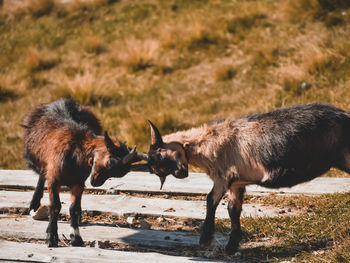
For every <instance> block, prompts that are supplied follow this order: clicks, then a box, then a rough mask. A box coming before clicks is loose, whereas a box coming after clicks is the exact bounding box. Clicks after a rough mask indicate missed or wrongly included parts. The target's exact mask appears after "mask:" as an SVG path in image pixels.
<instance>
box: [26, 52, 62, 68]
mask: <svg viewBox="0 0 350 263" xmlns="http://www.w3.org/2000/svg"><path fill="white" fill-rule="evenodd" d="M57 63H59V60H58V59H56V58H54V57H53V56H52V55H49V54H48V52H47V51H39V50H38V49H36V48H34V47H29V48H28V50H27V56H26V61H25V66H26V70H27V72H28V73H33V72H36V71H40V70H48V69H51V68H53V67H54V66H55V65H56V64H57Z"/></svg>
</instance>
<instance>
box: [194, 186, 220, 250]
mask: <svg viewBox="0 0 350 263" xmlns="http://www.w3.org/2000/svg"><path fill="white" fill-rule="evenodd" d="M223 185H224V184H220V183H219V184H214V187H213V189H212V190H211V192H210V193H209V194H208V196H207V215H206V217H205V221H204V223H203V226H202V233H201V237H200V240H199V244H200V246H201V247H206V246H209V245H210V244H211V242H212V241H213V238H214V232H215V212H216V208H217V206H218V204H219V203H220V201H221V199H222V197H223V196H224V195H225V193H226V189H225V188H224V187H223Z"/></svg>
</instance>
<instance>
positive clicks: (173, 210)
mask: <svg viewBox="0 0 350 263" xmlns="http://www.w3.org/2000/svg"><path fill="white" fill-rule="evenodd" d="M164 212H176V210H175V209H174V208H172V207H171V208H169V209H165V210H164Z"/></svg>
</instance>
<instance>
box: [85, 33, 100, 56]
mask: <svg viewBox="0 0 350 263" xmlns="http://www.w3.org/2000/svg"><path fill="white" fill-rule="evenodd" d="M83 48H84V50H85V52H87V53H91V54H99V53H102V52H103V51H104V50H105V48H104V45H103V44H102V40H101V39H100V38H98V37H97V36H95V35H94V34H92V33H89V34H88V35H87V36H86V38H85V39H84V46H83Z"/></svg>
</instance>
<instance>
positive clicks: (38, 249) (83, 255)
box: [0, 240, 241, 263]
mask: <svg viewBox="0 0 350 263" xmlns="http://www.w3.org/2000/svg"><path fill="white" fill-rule="evenodd" d="M0 251H1V253H0V261H1V262H39V263H51V262H57V263H61V262H82V263H100V262H104V263H112V262H119V263H131V262H154V263H164V262H167V263H182V262H193V261H199V262H220V261H217V260H210V259H204V258H191V257H181V256H170V255H165V254H162V253H154V252H151V253H149V252H148V253H146V252H127V251H118V250H109V249H99V248H90V247H59V248H47V246H46V245H42V244H33V243H17V242H11V241H5V240H0ZM240 262H241V261H240Z"/></svg>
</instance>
